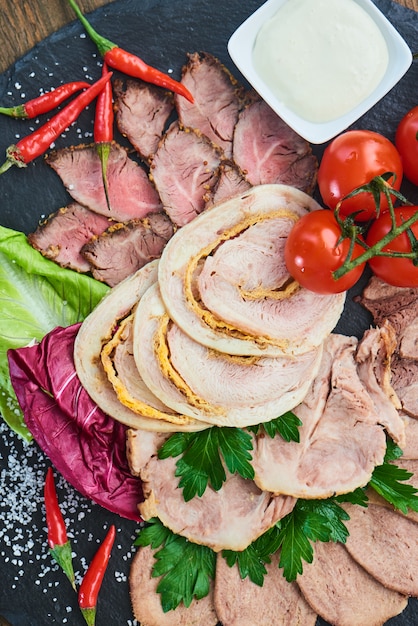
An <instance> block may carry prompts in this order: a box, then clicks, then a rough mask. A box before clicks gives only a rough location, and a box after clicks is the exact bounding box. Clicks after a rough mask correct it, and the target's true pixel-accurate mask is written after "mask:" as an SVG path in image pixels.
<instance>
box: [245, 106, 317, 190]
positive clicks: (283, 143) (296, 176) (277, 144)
mask: <svg viewBox="0 0 418 626" xmlns="http://www.w3.org/2000/svg"><path fill="white" fill-rule="evenodd" d="M233 146H234V148H233V158H234V161H235V163H236V164H237V165H238V167H239V168H240V169H241V170H242V171H243V172H244V174H245V175H246V178H247V180H249V182H250V183H251V184H252V185H264V184H271V183H280V184H283V185H290V186H292V187H296V188H297V189H301V190H302V191H305V192H306V193H312V192H313V190H314V187H315V183H316V174H317V168H318V164H317V160H316V157H315V156H314V155H313V154H312V150H311V147H310V145H309V143H308V142H307V141H305V139H303V138H302V137H300V136H299V135H298V134H297V133H295V131H294V130H292V129H291V128H290V127H289V126H288V125H287V124H286V123H285V122H284V121H283V120H282V119H281V118H280V117H279V116H278V115H277V114H276V113H275V112H274V111H273V110H272V109H271V108H270V107H269V106H268V104H267V103H266V102H264V100H260V99H258V100H255V101H254V102H252V103H251V104H250V105H249V106H247V107H246V108H244V109H243V110H242V111H241V113H240V115H239V120H238V123H237V125H236V127H235V132H234V140H233Z"/></svg>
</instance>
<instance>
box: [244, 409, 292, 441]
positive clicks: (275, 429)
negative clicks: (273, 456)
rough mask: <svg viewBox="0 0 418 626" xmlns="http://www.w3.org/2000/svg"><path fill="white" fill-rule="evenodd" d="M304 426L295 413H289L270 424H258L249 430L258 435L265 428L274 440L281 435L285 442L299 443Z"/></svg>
mask: <svg viewBox="0 0 418 626" xmlns="http://www.w3.org/2000/svg"><path fill="white" fill-rule="evenodd" d="M300 426H302V422H301V420H300V419H299V418H298V416H297V415H295V413H293V411H287V412H286V413H283V415H281V416H280V417H276V418H275V419H273V420H270V421H269V422H264V423H263V424H257V425H256V426H249V427H248V430H250V431H251V432H253V433H254V434H257V433H258V432H259V430H260V428H264V430H265V432H266V433H267V435H268V436H269V437H271V438H272V439H273V438H274V437H275V436H276V435H280V437H282V438H283V439H284V440H285V441H295V442H296V443H299V441H300V436H299V427H300Z"/></svg>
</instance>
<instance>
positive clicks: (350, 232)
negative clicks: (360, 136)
mask: <svg viewBox="0 0 418 626" xmlns="http://www.w3.org/2000/svg"><path fill="white" fill-rule="evenodd" d="M391 177H393V173H392V172H386V173H385V174H382V175H381V176H376V177H375V178H373V179H372V180H371V181H370V182H369V183H367V185H362V186H361V187H358V188H356V189H354V190H353V191H352V192H351V193H350V194H348V195H347V196H345V197H344V198H343V199H342V200H341V201H340V202H339V203H338V205H337V206H336V208H335V210H334V215H335V218H336V220H337V222H338V224H339V225H340V228H341V237H342V238H350V240H351V246H350V249H349V252H348V254H347V258H346V260H345V261H344V263H343V264H342V265H341V266H340V267H339V268H338V269H337V270H335V271H334V272H333V277H334V279H335V280H338V279H339V278H341V277H342V276H344V275H345V274H347V273H348V272H349V271H351V270H352V269H354V268H356V267H358V266H359V265H361V264H362V263H365V262H367V261H369V260H370V259H371V258H372V257H374V256H385V257H393V258H408V259H412V260H413V261H414V260H417V261H418V250H417V248H416V246H414V245H412V250H411V252H395V251H394V252H390V251H384V250H383V248H385V247H386V246H387V245H388V244H390V243H391V242H392V241H393V240H394V239H395V238H396V237H398V236H399V235H401V234H402V233H404V232H405V231H407V230H408V229H409V228H410V227H411V226H412V224H414V223H415V222H417V221H418V211H416V212H415V213H414V214H413V215H412V216H411V217H410V218H409V219H407V220H405V221H404V222H402V224H399V225H397V224H396V218H395V212H394V205H393V201H392V196H394V197H395V198H396V199H397V200H399V201H400V202H401V203H402V205H403V206H413V205H412V202H410V201H409V200H407V198H405V196H403V195H402V194H401V193H400V192H398V191H397V190H396V189H393V188H392V187H391V186H390V185H389V183H388V182H387V181H388V180H389V179H390V178H391ZM364 192H366V193H371V194H372V195H373V197H374V200H375V204H376V214H377V215H379V212H380V194H381V193H383V194H384V195H385V196H386V198H387V201H388V211H389V212H390V215H391V221H392V226H391V229H390V231H389V232H388V233H387V234H386V235H385V236H384V237H382V239H380V240H379V241H377V242H376V243H375V244H374V245H373V246H368V245H367V244H366V243H365V241H364V240H363V239H362V238H361V237H360V236H359V235H360V234H361V233H362V232H363V230H364V227H361V226H357V225H356V224H355V223H354V220H355V215H350V216H348V217H347V218H346V219H344V220H343V219H341V217H340V214H339V212H340V206H341V203H342V202H343V201H344V200H346V199H347V198H350V197H352V196H354V195H357V194H359V193H364ZM355 242H357V243H359V244H360V245H361V246H362V247H363V248H365V251H364V252H363V254H361V255H360V256H358V257H356V258H355V259H353V258H352V251H353V248H354V243H355Z"/></svg>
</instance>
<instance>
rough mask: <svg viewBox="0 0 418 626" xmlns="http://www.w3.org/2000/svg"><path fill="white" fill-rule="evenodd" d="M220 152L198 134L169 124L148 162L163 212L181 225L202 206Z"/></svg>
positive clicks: (215, 171)
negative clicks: (149, 162)
mask: <svg viewBox="0 0 418 626" xmlns="http://www.w3.org/2000/svg"><path fill="white" fill-rule="evenodd" d="M220 159H221V153H220V152H219V150H217V149H216V148H215V147H214V146H213V145H212V144H211V143H210V141H209V139H208V138H207V137H206V136H205V135H202V134H201V133H200V132H198V131H195V130H193V129H191V128H182V127H180V126H179V124H178V122H173V123H172V125H171V126H170V128H169V129H168V131H167V132H166V133H165V135H164V137H163V139H162V140H161V142H160V144H159V146H158V149H157V151H156V152H155V154H154V155H153V157H152V159H151V166H150V167H151V177H152V180H153V181H154V183H155V186H156V188H157V190H158V193H159V194H160V197H161V201H162V203H163V207H164V209H165V211H167V213H168V215H169V216H170V218H171V220H172V221H173V222H174V224H177V226H184V224H187V223H188V222H190V221H191V220H193V219H194V218H195V217H196V215H199V213H201V212H202V211H203V210H204V208H205V205H206V199H207V197H208V194H209V193H210V192H211V190H212V188H213V187H214V186H215V184H216V181H217V179H218V168H219V164H220Z"/></svg>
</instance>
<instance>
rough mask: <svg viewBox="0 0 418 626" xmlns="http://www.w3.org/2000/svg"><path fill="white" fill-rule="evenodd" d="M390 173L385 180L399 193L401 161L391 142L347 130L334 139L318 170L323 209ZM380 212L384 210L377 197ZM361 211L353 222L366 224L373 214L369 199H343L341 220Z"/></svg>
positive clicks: (365, 196) (363, 196)
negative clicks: (391, 176)
mask: <svg viewBox="0 0 418 626" xmlns="http://www.w3.org/2000/svg"><path fill="white" fill-rule="evenodd" d="M385 172H394V173H395V174H396V179H395V180H393V178H392V179H391V180H390V181H389V183H390V184H391V186H392V187H394V188H395V189H396V190H399V188H400V186H401V182H402V174H403V169H402V161H401V157H400V154H399V152H398V151H397V149H396V147H395V146H394V144H393V143H392V142H390V141H389V139H387V138H386V137H384V136H383V135H380V134H379V133H375V132H373V131H371V130H349V131H347V132H345V133H342V134H341V135H339V136H338V137H336V138H335V139H334V140H333V141H332V142H331V143H330V144H329V145H328V146H327V148H326V149H325V151H324V155H323V157H322V160H321V163H320V166H319V170H318V186H319V191H320V193H321V196H322V199H323V201H324V203H325V205H326V206H327V207H329V208H330V209H335V207H336V206H337V204H338V202H339V201H340V200H341V199H342V198H344V196H346V195H348V194H349V193H350V192H351V191H353V190H354V189H356V188H357V187H361V186H362V185H364V184H367V183H369V182H370V181H371V179H372V178H374V177H375V176H379V175H380V174H384V173H385ZM380 206H381V210H385V209H387V208H388V204H387V201H386V198H385V197H384V196H383V195H381V205H380ZM357 211H361V212H360V213H359V214H358V215H357V217H356V219H357V220H358V221H361V222H365V221H368V220H369V219H371V218H372V217H375V215H376V207H375V202H374V199H373V196H372V195H371V194H369V193H361V194H358V195H357V196H354V197H353V198H350V199H348V200H344V202H342V204H341V211H340V215H341V217H346V216H347V215H350V214H351V213H354V212H357Z"/></svg>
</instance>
